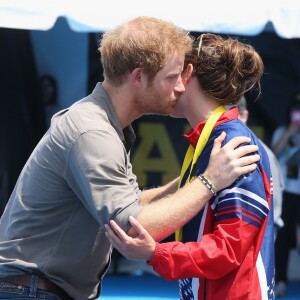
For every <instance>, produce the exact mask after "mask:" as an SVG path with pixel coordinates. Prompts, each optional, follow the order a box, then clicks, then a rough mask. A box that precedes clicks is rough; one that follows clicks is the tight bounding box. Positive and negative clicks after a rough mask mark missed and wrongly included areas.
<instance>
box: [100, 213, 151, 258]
mask: <svg viewBox="0 0 300 300" xmlns="http://www.w3.org/2000/svg"><path fill="white" fill-rule="evenodd" d="M129 221H130V223H131V226H132V227H133V228H134V229H135V230H136V232H137V236H136V237H134V238H132V237H130V236H129V235H127V234H126V233H125V232H124V231H123V230H122V229H121V228H120V226H118V225H117V223H116V222H115V221H113V220H111V221H110V226H109V225H107V224H105V229H106V231H105V234H106V237H107V238H108V240H109V241H110V242H111V244H112V245H113V247H114V248H116V249H117V250H118V251H119V252H120V253H122V254H123V255H124V256H125V257H126V258H127V259H131V260H150V259H151V258H152V256H153V254H154V250H155V241H154V240H153V238H152V237H151V236H150V234H149V233H148V232H147V231H146V229H145V228H144V227H143V226H142V225H141V224H140V223H139V222H138V221H137V220H136V219H135V218H133V217H129Z"/></svg>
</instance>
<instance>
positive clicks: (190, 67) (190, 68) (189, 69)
mask: <svg viewBox="0 0 300 300" xmlns="http://www.w3.org/2000/svg"><path fill="white" fill-rule="evenodd" d="M193 70H194V67H193V65H192V64H188V65H187V66H186V68H185V70H184V71H183V72H182V81H184V82H188V81H189V79H190V78H191V77H192V75H193Z"/></svg>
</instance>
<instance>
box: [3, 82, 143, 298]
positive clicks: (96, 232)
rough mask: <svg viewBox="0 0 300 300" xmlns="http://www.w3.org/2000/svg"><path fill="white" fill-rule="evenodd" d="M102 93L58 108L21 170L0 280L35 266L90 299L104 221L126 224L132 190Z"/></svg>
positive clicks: (134, 211)
mask: <svg viewBox="0 0 300 300" xmlns="http://www.w3.org/2000/svg"><path fill="white" fill-rule="evenodd" d="M133 136H134V133H133V131H132V128H131V126H130V127H128V128H125V129H124V130H122V128H121V126H120V124H119V121H118V119H117V116H116V113H115V111H114V108H113V106H112V104H111V102H110V100H109V98H108V95H107V94H106V92H105V91H104V89H103V88H102V86H101V84H100V83H98V84H97V86H96V88H95V89H94V91H93V93H92V94H91V95H89V96H87V97H86V98H84V99H82V100H80V101H78V102H76V103H75V104H73V105H72V106H71V107H70V108H68V109H65V110H62V111H60V112H58V113H57V114H56V115H54V117H53V118H52V121H51V127H50V129H49V130H48V132H47V133H46V134H45V136H44V137H43V138H42V140H41V141H40V143H39V144H38V145H37V147H36V149H35V150H34V151H33V153H32V155H31V157H30V158H29V160H28V161H27V163H26V165H25V166H24V169H23V170H22V172H21V174H20V177H19V180H18V182H17V184H16V186H15V189H14V191H13V193H12V195H11V197H10V199H9V202H8V205H7V207H6V210H5V212H4V214H3V216H2V218H1V225H0V277H6V276H11V275H18V274H22V273H24V272H32V270H36V269H38V270H39V271H41V272H42V273H44V274H45V276H47V277H48V278H49V279H51V280H52V281H53V282H55V283H56V284H57V285H59V286H60V287H62V288H63V289H64V290H65V291H66V292H67V293H68V294H69V295H70V296H71V297H73V298H75V299H93V298H95V297H97V296H98V294H99V292H100V289H101V278H102V276H103V275H104V273H105V271H106V269H107V267H108V264H109V260H110V254H111V245H110V243H109V242H108V240H107V239H106V237H105V230H104V224H105V223H108V221H109V220H110V219H114V220H116V221H117V222H118V223H119V224H120V225H121V226H122V227H123V228H125V229H128V228H129V224H128V217H129V216H130V215H133V216H137V215H138V213H139V212H140V210H141V207H140V205H139V197H140V190H139V188H138V185H137V182H136V177H135V175H134V174H133V173H132V166H131V163H130V160H129V149H130V147H131V145H132V142H133V139H132V137H133Z"/></svg>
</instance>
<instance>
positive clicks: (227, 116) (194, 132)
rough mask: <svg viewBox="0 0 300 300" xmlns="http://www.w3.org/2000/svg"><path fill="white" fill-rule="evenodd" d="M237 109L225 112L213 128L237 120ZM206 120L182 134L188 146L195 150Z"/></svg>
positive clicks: (233, 108)
mask: <svg viewBox="0 0 300 300" xmlns="http://www.w3.org/2000/svg"><path fill="white" fill-rule="evenodd" d="M238 115H239V114H238V108H237V107H236V106H235V107H232V108H231V109H229V110H227V111H225V112H224V113H223V114H222V115H221V117H220V118H219V120H218V121H217V123H216V124H215V126H214V128H215V127H217V126H219V125H220V124H223V123H226V122H228V121H231V120H234V119H237V118H238ZM206 121H207V120H204V121H202V122H200V123H199V124H198V125H197V127H196V128H195V129H193V128H192V129H191V130H189V132H187V133H186V134H184V135H183V136H184V137H185V138H186V139H187V140H188V141H189V142H190V144H191V145H192V146H193V147H194V148H196V145H197V142H198V139H199V136H200V134H201V132H202V130H203V127H204V125H205V124H206Z"/></svg>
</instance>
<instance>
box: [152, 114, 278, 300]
mask: <svg viewBox="0 0 300 300" xmlns="http://www.w3.org/2000/svg"><path fill="white" fill-rule="evenodd" d="M204 125H205V122H203V123H200V124H199V125H198V127H197V128H196V129H195V130H193V131H191V132H190V133H188V134H187V135H186V137H187V138H188V139H189V141H190V143H191V144H192V145H193V147H196V144H197V141H198V139H199V135H200V134H201V131H202V129H203V127H204ZM222 131H225V132H226V140H225V141H224V143H226V142H228V141H229V140H231V139H232V138H233V137H236V136H248V137H250V138H251V142H250V143H251V144H255V145H258V146H259V150H258V154H259V155H260V161H259V163H258V166H257V168H256V170H255V171H253V172H251V173H250V174H247V175H246V176H242V177H241V178H240V179H239V180H237V181H236V182H235V183H234V184H232V185H231V186H229V187H228V188H226V189H224V190H222V191H220V192H218V194H217V195H216V196H215V197H213V198H212V199H211V200H210V201H209V202H208V203H207V204H206V206H205V207H204V208H203V209H202V210H201V212H200V213H199V214H197V215H196V216H195V217H194V218H193V219H192V220H191V221H190V222H188V223H187V224H186V225H185V226H184V227H183V228H182V238H181V242H169V243H162V244H159V243H157V245H156V250H155V253H154V256H153V258H152V260H151V261H149V262H148V264H149V265H151V266H153V269H154V270H155V271H156V272H157V273H159V274H160V275H161V276H162V277H164V278H165V279H168V280H174V279H179V289H180V299H182V300H192V299H193V300H204V299H206V300H233V299H241V300H263V299H274V283H275V282H274V232H273V229H274V228H273V224H274V221H273V205H272V178H271V171H270V165H269V159H268V156H267V153H266V152H265V150H264V147H263V146H262V145H261V143H260V142H259V140H258V138H257V137H256V136H255V135H254V134H253V133H252V131H251V130H250V129H249V128H248V127H247V126H246V125H245V124H244V123H243V122H241V121H240V120H239V119H238V112H237V109H236V108H233V109H231V110H229V111H226V112H225V113H223V114H222V116H221V117H220V118H219V120H218V121H217V122H216V124H215V125H214V127H213V129H212V131H211V134H210V136H209V139H208V141H207V143H206V145H205V147H204V148H203V150H202V152H201V154H200V156H199V157H198V159H197V161H196V163H195V165H194V167H193V170H192V172H191V174H190V173H189V171H190V170H189V169H187V171H186V172H185V174H183V176H182V180H181V186H183V185H184V184H185V183H186V181H187V180H188V179H189V178H192V177H193V176H197V175H199V174H201V173H203V172H204V170H205V169H206V167H207V163H208V161H209V156H210V153H211V150H212V146H213V141H214V139H215V138H216V137H218V136H219V135H220V134H221V132H222Z"/></svg>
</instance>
